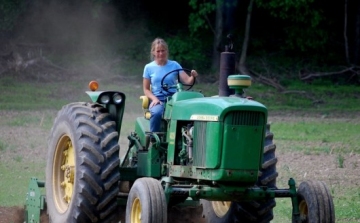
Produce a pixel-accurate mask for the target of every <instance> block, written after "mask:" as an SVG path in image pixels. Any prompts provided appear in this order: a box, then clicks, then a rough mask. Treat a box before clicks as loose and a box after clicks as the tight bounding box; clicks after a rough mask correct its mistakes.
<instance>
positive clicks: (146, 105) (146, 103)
mask: <svg viewBox="0 0 360 223" xmlns="http://www.w3.org/2000/svg"><path fill="white" fill-rule="evenodd" d="M140 100H142V104H141V107H142V109H143V111H144V118H145V119H148V120H149V119H150V117H151V113H150V111H149V105H150V99H149V98H148V97H147V96H146V95H142V96H140Z"/></svg>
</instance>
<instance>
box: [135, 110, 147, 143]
mask: <svg viewBox="0 0 360 223" xmlns="http://www.w3.org/2000/svg"><path fill="white" fill-rule="evenodd" d="M149 131H150V121H149V120H147V119H145V118H144V117H138V118H136V122H135V132H136V133H137V135H138V136H139V138H140V143H141V145H143V146H144V145H145V140H146V139H145V136H146V135H145V132H149Z"/></svg>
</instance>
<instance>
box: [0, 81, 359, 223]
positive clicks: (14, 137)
mask: <svg viewBox="0 0 360 223" xmlns="http://www.w3.org/2000/svg"><path fill="white" fill-rule="evenodd" d="M74 78H78V77H72V79H74ZM90 78H91V77H86V78H80V79H77V81H79V80H81V81H84V83H86V82H87V81H88V80H89V79H90ZM85 79H86V80H85ZM97 79H98V80H100V81H103V82H114V81H115V82H116V81H118V82H122V83H124V82H126V83H128V82H127V80H126V78H124V77H122V76H119V77H109V78H107V79H102V78H99V77H97ZM124 80H125V81H124ZM22 81H27V80H22ZM46 81H52V80H45V82H46ZM55 81H58V80H55ZM134 88H137V89H141V87H140V85H139V84H135V85H134ZM139 91H141V90H139ZM138 93H139V92H138ZM140 93H141V92H140ZM58 94H59V95H61V94H64V95H65V94H66V95H67V97H70V96H71V95H72V96H73V97H74V98H76V97H77V96H78V95H79V94H83V90H82V89H80V90H79V89H75V90H73V91H70V92H69V91H68V89H66V88H65V87H64V92H58ZM69 100H73V99H72V98H69ZM135 104H137V103H135ZM138 106H139V105H138ZM137 109H138V108H137ZM48 113H49V114H51V115H53V116H54V115H56V111H48ZM139 113H141V110H140V111H139ZM45 114H47V113H45ZM24 115H26V116H28V117H39V116H40V117H41V116H44V113H43V112H39V111H23V112H20V111H19V112H18V111H2V110H0V135H1V137H2V139H8V140H9V141H12V142H13V143H14V145H15V147H16V148H19V150H20V148H22V149H25V150H26V149H28V151H31V153H29V154H26V157H24V159H26V160H27V161H29V160H31V159H33V158H34V157H37V159H35V158H34V160H35V161H36V160H38V159H45V156H44V155H43V154H44V153H43V149H44V147H43V145H45V144H46V139H44V137H43V136H44V134H45V135H47V134H48V132H46V130H44V128H43V126H42V125H43V123H42V121H43V119H41V120H42V121H41V123H40V124H38V125H31V124H30V125H27V126H21V127H16V126H15V127H14V126H6V125H2V124H4V122H5V120H10V119H11V118H14V117H20V116H24ZM134 115H135V116H136V115H138V114H134V112H133V110H132V109H131V108H130V110H128V113H126V114H125V118H129V119H131V118H133V116H134ZM294 117H297V119H299V117H298V116H296V115H291V114H288V115H286V116H284V115H283V114H281V115H277V114H274V115H270V116H269V118H270V121H271V122H277V121H281V122H287V121H291V120H293V119H294ZM358 117H359V116H357V117H347V116H343V117H334V120H335V119H339V118H340V119H348V120H349V121H355V122H360V119H359V118H358ZM317 118H319V117H316V116H315V117H307V116H303V117H300V119H303V120H304V121H309V119H310V120H311V119H317ZM18 136H22V137H18ZM34 141H35V142H36V143H33V142H34ZM274 142H275V144H276V135H275V139H274ZM122 143H124V142H122ZM34 145H36V146H34ZM30 146H32V147H31V149H29V147H30ZM277 146H278V149H277V152H276V154H277V157H278V164H277V169H278V172H279V177H278V180H277V182H278V186H279V187H281V188H287V181H288V179H289V177H294V178H295V179H296V180H297V181H298V182H300V181H302V180H305V179H317V180H323V181H325V183H326V184H327V185H328V186H329V187H330V188H331V190H332V191H335V192H337V191H339V190H341V188H358V187H359V186H360V185H359V184H360V177H359V168H360V155H359V154H354V153H350V154H345V155H344V157H343V158H344V165H343V167H342V168H339V167H338V164H337V162H336V159H337V156H336V154H333V153H328V154H323V153H321V154H311V153H310V154H304V153H303V152H289V151H287V150H286V148H281V146H279V145H277ZM334 147H336V145H334ZM11 155H12V154H6V153H0V161H1V160H6V159H7V158H8V157H9V156H11ZM1 193H4V192H3V191H1ZM119 212H122V213H123V211H121V210H119ZM23 216H24V209H23V207H4V206H1V204H0V223H23V222H24V219H23ZM201 220H202V218H201V213H197V214H196V216H192V215H191V214H190V212H187V211H179V210H175V209H173V210H170V214H169V221H168V222H171V223H180V222H194V223H201ZM47 222H48V220H47V216H46V213H44V214H43V216H42V220H41V223H47ZM123 222H124V221H123ZM274 222H277V221H274Z"/></svg>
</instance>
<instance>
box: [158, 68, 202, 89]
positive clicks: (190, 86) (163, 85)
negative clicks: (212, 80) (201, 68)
mask: <svg viewBox="0 0 360 223" xmlns="http://www.w3.org/2000/svg"><path fill="white" fill-rule="evenodd" d="M179 71H185V73H186V74H187V75H189V74H190V73H191V70H190V69H187V68H181V69H175V70H172V71H170V72H169V73H167V74H165V75H164V77H163V78H162V79H161V88H162V89H164V91H166V92H168V93H171V92H170V91H169V89H171V88H176V85H173V86H168V85H167V84H164V80H165V78H166V77H167V76H168V75H169V74H171V73H173V72H178V82H179V83H181V84H182V85H183V86H188V88H187V89H185V91H188V90H190V89H191V88H192V87H193V86H194V85H195V81H196V78H195V77H194V81H193V82H192V83H191V84H185V83H182V82H181V80H180V72H179ZM189 76H190V75H189Z"/></svg>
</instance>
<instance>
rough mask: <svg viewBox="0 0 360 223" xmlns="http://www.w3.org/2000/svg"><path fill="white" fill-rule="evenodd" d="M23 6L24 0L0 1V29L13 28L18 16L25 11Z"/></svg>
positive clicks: (7, 29)
mask: <svg viewBox="0 0 360 223" xmlns="http://www.w3.org/2000/svg"><path fill="white" fill-rule="evenodd" d="M25 6H26V4H25V0H2V1H0V17H1V18H2V19H1V20H0V30H3V31H11V30H13V28H14V26H15V24H16V22H17V20H18V19H19V16H20V15H21V13H23V12H24V11H25V9H26V7H25Z"/></svg>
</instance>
